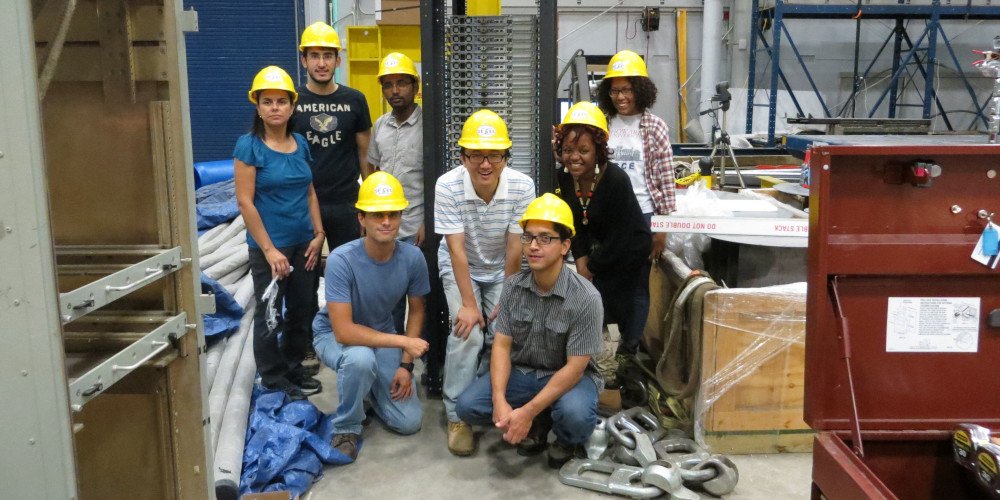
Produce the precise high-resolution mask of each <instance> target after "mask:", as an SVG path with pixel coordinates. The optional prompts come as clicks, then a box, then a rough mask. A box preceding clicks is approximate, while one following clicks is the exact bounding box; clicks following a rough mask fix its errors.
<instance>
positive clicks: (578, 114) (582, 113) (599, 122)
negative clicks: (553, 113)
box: [559, 101, 609, 134]
mask: <svg viewBox="0 0 1000 500" xmlns="http://www.w3.org/2000/svg"><path fill="white" fill-rule="evenodd" d="M571 123H580V124H583V125H590V126H591V127H597V128H599V129H601V130H603V131H604V133H605V134H609V132H608V119H607V118H606V117H605V116H604V113H603V112H602V111H601V110H600V108H598V107H597V105H596V104H594V103H592V102H589V101H580V102H578V103H576V104H574V105H573V106H572V107H570V108H569V111H567V112H566V117H565V118H563V121H562V123H561V124H559V126H560V127H561V126H563V125H569V124H571Z"/></svg>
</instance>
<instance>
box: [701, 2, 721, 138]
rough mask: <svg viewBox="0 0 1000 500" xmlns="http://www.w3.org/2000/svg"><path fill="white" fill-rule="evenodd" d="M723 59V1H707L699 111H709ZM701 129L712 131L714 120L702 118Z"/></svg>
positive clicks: (703, 26) (702, 38)
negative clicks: (720, 63)
mask: <svg viewBox="0 0 1000 500" xmlns="http://www.w3.org/2000/svg"><path fill="white" fill-rule="evenodd" d="M721 57H722V0H705V10H704V18H703V19H702V32H701V92H700V94H699V98H698V109H699V110H701V109H708V106H709V100H710V99H711V98H712V95H713V94H714V93H715V84H716V83H718V82H719V66H720V65H719V62H720V60H721ZM701 127H702V129H703V130H705V131H706V132H707V131H709V130H712V119H711V117H709V116H707V115H706V116H702V117H701Z"/></svg>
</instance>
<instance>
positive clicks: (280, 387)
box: [261, 380, 306, 401]
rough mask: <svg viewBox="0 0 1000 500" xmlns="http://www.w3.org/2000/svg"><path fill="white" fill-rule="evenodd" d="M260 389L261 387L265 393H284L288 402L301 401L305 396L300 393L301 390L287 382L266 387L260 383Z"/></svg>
mask: <svg viewBox="0 0 1000 500" xmlns="http://www.w3.org/2000/svg"><path fill="white" fill-rule="evenodd" d="M261 387H263V388H264V390H265V391H281V392H284V393H285V395H286V396H288V400H289V401H302V400H304V399H306V395H305V394H303V393H302V390H301V389H299V388H298V387H297V386H296V385H295V384H293V383H291V382H289V381H287V380H284V381H282V382H279V383H277V384H274V385H267V384H264V383H261Z"/></svg>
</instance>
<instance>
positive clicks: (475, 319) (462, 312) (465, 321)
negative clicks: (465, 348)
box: [454, 306, 486, 340]
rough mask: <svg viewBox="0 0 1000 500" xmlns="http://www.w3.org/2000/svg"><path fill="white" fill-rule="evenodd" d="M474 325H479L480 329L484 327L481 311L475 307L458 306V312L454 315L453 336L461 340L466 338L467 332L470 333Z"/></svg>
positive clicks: (484, 322) (467, 336)
mask: <svg viewBox="0 0 1000 500" xmlns="http://www.w3.org/2000/svg"><path fill="white" fill-rule="evenodd" d="M476 325H479V328H480V329H482V328H485V327H486V321H485V320H484V319H483V312H482V311H480V310H479V308H477V307H469V306H462V307H460V308H459V309H458V314H456V315H455V330H454V334H455V336H456V337H458V338H460V339H462V340H466V339H468V338H469V334H471V333H472V329H473V328H475V326H476Z"/></svg>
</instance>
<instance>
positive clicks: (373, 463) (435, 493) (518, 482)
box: [303, 363, 812, 500]
mask: <svg viewBox="0 0 1000 500" xmlns="http://www.w3.org/2000/svg"><path fill="white" fill-rule="evenodd" d="M418 373H419V363H418ZM317 378H319V379H320V381H322V382H323V392H321V393H319V394H316V395H314V396H312V397H311V398H309V399H310V401H312V402H313V403H314V404H315V405H316V406H317V407H318V408H319V409H320V410H321V411H323V412H325V413H331V412H333V411H334V410H335V408H336V402H337V396H336V392H337V385H336V375H335V374H334V373H333V371H331V370H330V369H328V368H326V367H324V368H323V370H322V371H321V372H320V374H319V376H318V377H317ZM420 393H421V394H420V397H421V400H422V401H423V408H424V419H423V428H422V429H421V431H420V432H418V433H417V434H415V435H412V436H399V435H397V434H394V433H392V432H391V431H389V430H387V429H386V428H385V427H384V426H383V425H382V423H381V422H380V421H379V420H378V419H377V418H372V420H371V422H370V423H369V424H368V425H367V426H365V429H364V431H363V434H362V439H363V440H364V445H363V446H362V449H361V452H360V454H359V455H358V460H357V461H356V462H355V463H353V464H350V465H345V466H340V467H335V466H328V467H326V469H325V471H324V475H323V477H322V478H321V479H320V480H319V481H318V482H316V483H315V484H314V485H313V487H312V489H310V490H309V491H308V492H307V493H306V494H305V495H303V500H321V499H332V498H352V499H369V498H370V499H379V500H382V499H390V498H417V497H420V498H475V499H476V500H486V499H502V500H509V499H511V498H620V497H613V496H610V495H603V494H599V493H592V492H588V491H585V490H582V489H578V488H574V487H570V486H566V485H563V484H562V483H560V482H559V477H558V474H557V472H556V471H554V470H552V469H549V468H548V466H547V465H546V463H545V454H544V453H543V454H541V455H539V456H535V457H530V458H525V457H521V456H519V455H518V454H517V451H516V449H515V448H514V447H512V446H510V445H508V444H506V443H504V442H503V441H502V440H501V439H500V433H499V432H498V431H496V430H493V429H479V430H477V432H476V435H477V437H478V439H479V441H478V443H479V445H478V449H477V451H476V453H475V454H474V455H473V456H471V457H465V458H459V457H455V456H452V455H451V454H450V453H449V452H448V447H447V437H446V436H447V432H446V430H445V429H446V418H445V415H444V407H443V404H442V403H441V400H440V399H427V398H426V395H425V394H424V392H423V390H422V389H421V390H420ZM730 458H732V459H733V461H734V462H736V465H737V466H738V467H739V472H740V482H739V485H738V486H737V487H736V491H734V492H733V493H732V494H730V495H727V496H726V497H725V498H727V499H733V500H743V499H747V500H749V499H769V500H770V499H775V498H781V499H794V498H808V497H809V486H810V477H811V468H812V455H811V454H803V453H799V454H781V455H736V456H731V457H730ZM702 497H703V498H713V497H712V496H710V495H707V494H702Z"/></svg>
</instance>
